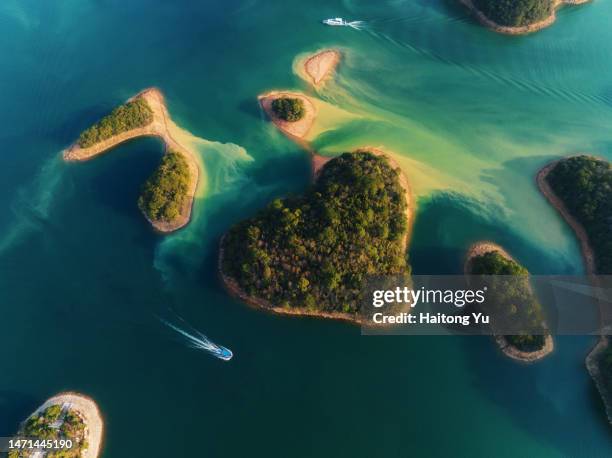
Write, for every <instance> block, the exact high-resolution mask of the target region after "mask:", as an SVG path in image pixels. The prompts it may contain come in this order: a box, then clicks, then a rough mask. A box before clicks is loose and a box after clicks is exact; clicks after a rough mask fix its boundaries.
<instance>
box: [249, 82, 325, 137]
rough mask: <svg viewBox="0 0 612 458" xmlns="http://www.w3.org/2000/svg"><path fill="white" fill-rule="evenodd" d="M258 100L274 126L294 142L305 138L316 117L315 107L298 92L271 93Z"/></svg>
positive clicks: (261, 96)
mask: <svg viewBox="0 0 612 458" xmlns="http://www.w3.org/2000/svg"><path fill="white" fill-rule="evenodd" d="M258 99H259V103H260V105H261V107H262V108H263V110H264V111H265V112H266V114H267V115H268V117H269V118H270V120H271V121H272V122H273V123H274V125H276V127H278V128H279V129H280V130H281V132H283V133H284V134H285V135H287V136H288V137H290V138H293V139H296V140H302V139H303V138H304V137H305V136H306V134H307V133H308V131H309V130H310V128H311V127H312V125H313V123H314V121H315V118H316V115H317V110H316V108H315V105H314V104H313V103H312V102H311V101H310V100H309V99H308V97H306V96H305V95H303V94H300V93H298V92H285V91H272V92H268V93H267V94H263V95H260V96H259V97H258Z"/></svg>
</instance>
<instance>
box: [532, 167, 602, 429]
mask: <svg viewBox="0 0 612 458" xmlns="http://www.w3.org/2000/svg"><path fill="white" fill-rule="evenodd" d="M537 182H538V186H539V188H540V191H542V193H543V194H544V196H546V198H547V199H548V201H549V202H550V203H551V204H552V205H553V206H554V207H555V208H556V209H557V210H558V211H559V213H561V215H562V216H563V218H564V219H565V220H566V221H567V223H568V224H569V225H570V226H571V227H572V229H573V230H574V232H575V233H576V237H577V238H578V240H579V242H580V245H581V249H582V254H583V257H584V261H585V265H586V270H587V273H588V274H590V275H595V274H599V275H609V274H612V166H611V165H610V162H608V161H606V160H603V159H599V158H596V157H593V156H586V155H580V156H573V157H569V158H565V159H561V160H559V161H556V162H553V163H552V164H549V165H547V166H546V167H544V168H543V169H542V170H541V171H540V172H539V173H538V177H537ZM591 278H592V281H593V287H600V286H601V285H600V284H599V279H598V278H597V277H596V276H593V277H591ZM600 306H601V308H602V318H603V319H604V320H603V321H604V322H602V325H605V324H607V323H608V322H609V317H608V316H607V315H608V308H609V304H600ZM609 340H610V336H608V335H605V334H603V335H602V336H601V339H600V341H599V343H598V344H597V345H596V346H595V348H594V349H593V351H591V353H589V355H588V357H587V359H586V365H587V369H588V370H589V373H590V374H591V376H592V377H593V380H594V381H595V384H596V386H597V389H598V391H599V393H600V394H601V397H602V399H603V402H604V405H605V408H606V413H607V416H608V420H609V421H610V422H611V423H612V348H611V347H610V344H609Z"/></svg>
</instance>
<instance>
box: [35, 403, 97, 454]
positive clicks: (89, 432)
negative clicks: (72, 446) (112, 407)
mask: <svg viewBox="0 0 612 458" xmlns="http://www.w3.org/2000/svg"><path fill="white" fill-rule="evenodd" d="M64 403H68V404H70V409H71V410H74V411H75V412H76V413H77V414H78V415H79V416H81V418H82V419H83V421H84V422H85V440H86V441H87V443H88V447H87V449H85V450H84V452H83V454H82V457H83V458H97V457H98V456H99V455H100V450H101V448H102V439H103V434H104V422H103V421H102V415H101V414H100V409H99V408H98V405H97V404H96V403H95V401H94V400H93V399H91V398H89V397H87V396H84V395H82V394H78V393H72V392H66V393H60V394H58V395H56V396H53V397H52V398H49V399H48V400H47V401H45V403H44V404H43V405H41V406H40V407H39V408H38V409H36V410H35V411H34V412H32V414H31V415H30V416H28V418H30V417H32V416H34V415H38V414H40V413H42V412H43V411H44V410H45V409H46V408H47V407H51V406H53V405H60V406H61V405H62V404H64ZM26 420H27V419H26Z"/></svg>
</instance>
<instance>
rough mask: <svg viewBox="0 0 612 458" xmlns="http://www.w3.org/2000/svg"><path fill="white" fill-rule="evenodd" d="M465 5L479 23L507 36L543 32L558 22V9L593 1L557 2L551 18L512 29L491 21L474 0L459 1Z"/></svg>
mask: <svg viewBox="0 0 612 458" xmlns="http://www.w3.org/2000/svg"><path fill="white" fill-rule="evenodd" d="M459 1H460V2H461V3H463V4H464V5H465V6H466V7H467V8H469V9H470V11H472V13H474V15H475V16H476V19H478V22H480V23H481V24H482V25H484V26H485V27H488V28H489V29H491V30H494V31H495V32H498V33H504V34H506V35H526V34H529V33H533V32H537V31H538V30H542V29H544V28H546V27H549V26H550V25H552V24H554V22H555V21H556V20H557V9H559V8H560V7H562V6H564V5H582V4H584V3H587V2H589V1H591V0H555V3H554V5H553V11H552V14H551V15H550V16H548V17H547V18H545V19H542V20H541V21H538V22H534V23H533V24H529V25H525V26H521V27H512V26H505V25H501V24H498V23H496V22H494V21H492V20H491V19H489V18H488V17H487V16H486V15H485V14H484V13H483V12H482V11H480V10H479V9H478V8H476V5H474V2H473V1H472V0H459Z"/></svg>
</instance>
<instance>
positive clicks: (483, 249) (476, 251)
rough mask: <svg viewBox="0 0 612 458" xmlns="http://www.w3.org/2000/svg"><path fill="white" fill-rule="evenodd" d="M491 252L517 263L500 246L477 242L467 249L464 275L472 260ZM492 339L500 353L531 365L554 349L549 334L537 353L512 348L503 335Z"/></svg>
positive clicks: (468, 270)
mask: <svg viewBox="0 0 612 458" xmlns="http://www.w3.org/2000/svg"><path fill="white" fill-rule="evenodd" d="M492 251H497V252H498V253H499V254H500V255H501V256H503V257H504V258H506V259H508V260H510V261H513V262H517V261H516V259H514V258H513V257H512V256H511V255H510V254H509V253H508V252H507V251H506V250H504V249H503V248H502V247H501V246H500V245H498V244H496V243H493V242H489V241H484V242H477V243H475V244H473V245H472V246H471V247H470V248H469V249H468V252H467V254H466V257H465V264H464V267H463V269H464V273H465V274H466V275H469V272H470V267H471V264H470V263H471V261H472V259H473V258H475V257H477V256H482V255H483V254H485V253H490V252H492ZM517 264H518V262H517ZM493 338H494V340H495V343H496V344H497V346H498V347H499V349H500V350H501V351H502V353H503V354H504V355H506V356H507V357H509V358H512V359H514V360H516V361H521V362H523V363H532V362H534V361H538V360H540V359H542V358H544V357H545V356H547V355H549V354H550V353H552V352H553V350H554V349H555V345H554V340H553V338H552V336H551V335H550V334H547V335H546V337H545V339H544V346H543V347H542V348H541V349H539V350H537V351H529V352H527V351H522V350H519V349H518V348H516V347H514V346H512V345H511V344H510V343H509V342H508V340H506V337H505V336H503V335H494V336H493Z"/></svg>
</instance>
